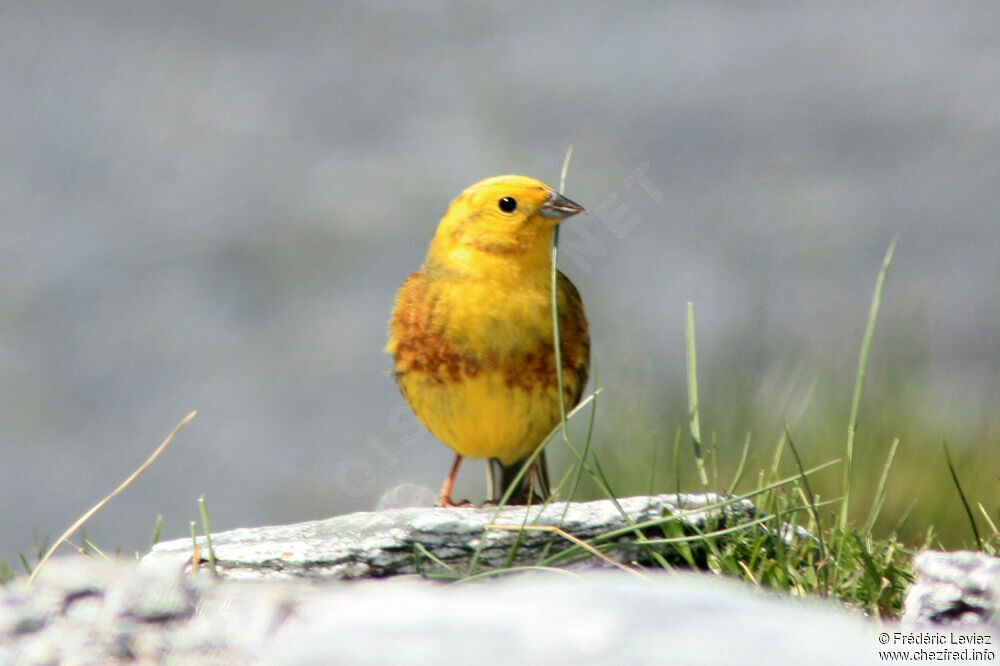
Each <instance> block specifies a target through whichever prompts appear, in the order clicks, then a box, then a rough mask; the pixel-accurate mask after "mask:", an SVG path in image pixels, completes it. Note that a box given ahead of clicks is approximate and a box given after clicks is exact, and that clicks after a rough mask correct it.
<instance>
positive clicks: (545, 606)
mask: <svg viewBox="0 0 1000 666" xmlns="http://www.w3.org/2000/svg"><path fill="white" fill-rule="evenodd" d="M78 559H79V558H78ZM61 564H62V562H60V561H58V560H56V561H53V562H52V563H51V565H52V569H51V570H50V571H48V572H47V573H48V575H47V576H44V577H42V578H40V579H39V581H38V582H37V583H36V587H35V588H33V590H32V594H39V595H43V596H50V597H51V596H54V595H55V594H56V593H57V591H58V590H65V589H66V588H65V586H64V585H63V581H62V579H61V576H62V573H63V571H62V567H61V566H60V565H61ZM89 564H90V566H91V567H92V570H93V571H94V574H95V579H97V580H100V581H102V588H101V589H99V590H96V591H95V593H94V594H93V595H90V596H88V597H87V598H86V600H85V603H88V604H89V603H98V604H99V605H100V606H101V607H102V608H101V609H100V612H98V613H86V614H83V615H79V616H77V615H74V614H73V613H67V612H58V611H55V612H53V613H52V615H51V616H49V617H48V618H47V620H46V623H45V625H44V627H43V628H41V629H39V630H36V631H34V632H31V633H29V634H24V635H20V636H15V637H10V638H8V639H6V640H5V641H3V642H0V661H3V663H17V664H22V663H24V664H47V663H51V664H99V663H109V662H134V663H179V664H191V665H194V666H200V665H203V664H237V663H239V664H277V665H283V664H294V665H299V664H334V663H335V664H403V663H405V664H442V663H456V664H463V663H476V664H482V665H484V666H489V665H491V664H512V663H574V664H608V665H611V666H615V665H618V664H636V663H672V664H681V665H684V664H713V665H714V664H734V665H740V664H760V663H769V664H778V665H781V664H801V663H809V664H819V665H823V664H845V663H850V664H875V663H878V661H877V650H878V649H879V647H878V643H877V642H876V640H875V637H874V627H872V626H871V625H869V624H868V623H866V622H865V621H864V620H863V619H862V618H861V617H859V616H855V615H851V614H849V613H847V612H845V611H843V610H841V609H839V608H837V607H836V606H835V605H832V604H821V603H819V602H803V601H795V600H791V599H788V598H781V597H777V596H774V595H768V594H764V593H761V592H759V591H757V590H754V589H752V588H750V587H748V586H742V585H738V584H735V583H731V582H726V581H722V580H720V579H718V578H714V577H712V576H709V575H698V574H686V575H685V574H668V573H662V574H658V575H651V576H649V577H648V578H647V579H645V580H640V579H638V578H636V577H634V576H630V575H628V574H625V573H622V572H590V573H586V574H573V573H568V572H558V571H555V570H550V571H547V572H544V573H540V572H535V573H531V574H522V575H518V576H514V577H511V578H508V579H504V580H499V581H497V580H492V581H480V582H471V583H464V584H454V585H443V584H440V583H432V582H429V581H426V580H421V579H418V578H415V577H410V578H397V579H395V580H394V581H392V582H389V581H385V580H382V581H375V580H369V581H360V582H341V581H331V582H327V583H325V584H322V585H317V584H313V583H311V582H310V581H307V580H302V579H299V580H285V581H270V582H260V581H258V582H250V581H221V580H218V579H214V578H212V577H210V576H208V575H206V574H205V573H204V572H201V573H199V574H197V575H196V576H194V577H192V576H191V575H190V574H189V573H186V572H184V571H182V570H181V569H179V568H177V567H174V568H173V574H172V575H173V577H174V583H173V585H171V586H170V587H177V588H179V589H182V590H183V591H184V594H185V595H189V597H190V599H191V600H192V602H193V606H194V608H195V609H196V610H195V612H193V613H191V614H184V613H181V614H177V613H176V610H177V608H178V606H177V600H176V598H173V594H172V593H170V594H166V595H162V594H154V595H152V596H151V597H150V599H148V600H145V601H144V602H143V608H145V609H146V610H147V612H146V613H145V614H144V616H143V618H142V619H138V618H136V617H134V615H133V614H131V613H130V611H129V609H130V608H131V606H129V605H128V604H121V603H119V602H117V601H116V599H130V598H132V597H131V594H132V592H130V590H134V588H135V586H136V585H141V583H142V582H143V581H147V582H148V584H149V586H150V587H151V588H154V589H162V586H163V585H164V583H165V582H166V581H165V578H166V576H167V574H166V573H165V570H164V569H159V570H155V569H151V568H150V567H149V566H142V567H139V568H136V567H135V566H134V565H123V564H116V563H105V562H90V563H89ZM74 566H75V565H74ZM105 583H106V585H105ZM11 594H16V593H15V592H14V591H11V590H4V591H0V602H5V601H6V598H7V597H8V596H9V595H11ZM155 599H160V600H162V602H163V604H164V608H163V612H160V613H156V612H148V611H149V609H150V607H151V606H152V605H155V601H154V600H155ZM64 605H65V604H62V605H60V607H61V606H64ZM73 605H75V604H70V605H68V606H66V607H67V608H72V607H73Z"/></svg>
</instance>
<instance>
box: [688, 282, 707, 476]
mask: <svg viewBox="0 0 1000 666" xmlns="http://www.w3.org/2000/svg"><path fill="white" fill-rule="evenodd" d="M685 333H686V340H687V380H688V381H687V385H688V419H689V427H690V430H691V444H692V445H693V446H694V459H695V463H696V464H697V465H698V479H699V480H700V481H701V485H702V487H704V488H705V489H707V488H708V474H707V473H706V472H705V459H704V457H703V456H702V451H701V423H700V421H699V418H698V369H697V364H698V361H697V357H696V355H695V348H694V304H693V303H691V301H688V304H687V316H686V318H685Z"/></svg>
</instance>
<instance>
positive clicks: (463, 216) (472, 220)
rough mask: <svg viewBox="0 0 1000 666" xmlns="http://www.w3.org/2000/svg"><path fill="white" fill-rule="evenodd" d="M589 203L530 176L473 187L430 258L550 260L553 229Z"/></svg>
mask: <svg viewBox="0 0 1000 666" xmlns="http://www.w3.org/2000/svg"><path fill="white" fill-rule="evenodd" d="M582 210H583V207H582V206H580V205H579V204H576V203H574V202H572V201H570V200H569V199H567V198H566V197H564V196H563V195H561V194H559V193H558V192H556V191H555V190H554V189H553V188H551V187H549V186H548V185H546V184H544V183H542V182H540V181H537V180H535V179H534V178H527V177H526V176H496V177H494V178H487V179H486V180H482V181H480V182H478V183H476V184H475V185H473V186H471V187H469V188H467V189H466V190H465V191H464V192H462V194H460V195H459V196H458V198H456V199H455V200H454V201H453V202H452V203H451V206H449V207H448V212H447V213H445V216H444V217H443V218H442V219H441V223H440V224H439V225H438V229H437V233H436V234H435V236H434V240H433V241H432V243H431V251H430V253H429V254H428V259H431V257H432V256H433V257H434V259H435V260H436V261H439V262H443V263H445V264H448V263H453V262H455V261H459V262H461V263H466V262H467V261H469V260H474V258H473V257H474V255H492V256H494V257H496V258H504V257H506V258H509V259H510V260H512V261H518V262H524V261H529V262H531V263H535V262H536V261H541V260H542V259H544V260H545V261H547V257H548V249H549V244H550V239H551V238H552V230H553V229H554V228H555V226H556V225H557V224H559V222H561V221H562V220H564V219H566V218H567V217H570V216H572V215H576V214H577V213H579V212H581V211H582Z"/></svg>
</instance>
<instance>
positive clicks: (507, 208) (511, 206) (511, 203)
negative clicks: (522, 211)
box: [497, 197, 517, 213]
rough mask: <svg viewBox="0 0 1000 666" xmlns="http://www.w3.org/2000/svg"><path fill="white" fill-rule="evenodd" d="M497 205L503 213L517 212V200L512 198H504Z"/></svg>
mask: <svg viewBox="0 0 1000 666" xmlns="http://www.w3.org/2000/svg"><path fill="white" fill-rule="evenodd" d="M497 205H498V206H500V210H502V211H503V212H505V213H513V212H514V211H515V210H517V199H515V198H514V197H504V198H503V199H501V200H500V202H499V203H498V204H497Z"/></svg>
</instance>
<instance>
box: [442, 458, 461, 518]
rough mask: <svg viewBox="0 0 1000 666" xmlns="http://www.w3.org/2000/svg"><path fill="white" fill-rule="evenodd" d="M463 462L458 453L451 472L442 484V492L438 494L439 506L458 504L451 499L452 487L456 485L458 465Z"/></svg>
mask: <svg viewBox="0 0 1000 666" xmlns="http://www.w3.org/2000/svg"><path fill="white" fill-rule="evenodd" d="M461 464H462V456H459V455H456V456H455V462H454V464H452V466H451V472H450V473H449V474H448V478H447V479H445V480H444V483H443V484H441V494H440V495H438V501H437V505H438V506H441V507H445V506H458V505H457V504H455V503H454V502H452V501H451V489H452V487H453V486H454V485H455V475H456V474H458V466H459V465H461Z"/></svg>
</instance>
